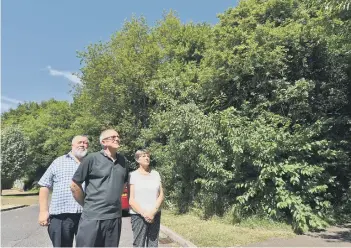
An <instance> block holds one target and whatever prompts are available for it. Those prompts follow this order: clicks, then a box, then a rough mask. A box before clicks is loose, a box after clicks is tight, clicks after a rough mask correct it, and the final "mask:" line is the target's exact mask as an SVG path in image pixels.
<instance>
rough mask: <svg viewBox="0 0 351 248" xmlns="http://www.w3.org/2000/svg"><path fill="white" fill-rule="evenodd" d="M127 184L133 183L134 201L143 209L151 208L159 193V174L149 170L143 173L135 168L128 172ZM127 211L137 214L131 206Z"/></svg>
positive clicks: (148, 209) (153, 206) (154, 204)
mask: <svg viewBox="0 0 351 248" xmlns="http://www.w3.org/2000/svg"><path fill="white" fill-rule="evenodd" d="M129 184H133V185H134V201H135V202H136V203H138V204H139V206H140V207H141V208H142V209H143V210H145V211H150V210H153V209H154V208H155V206H156V200H157V198H158V196H159V194H160V186H161V177H160V174H159V173H158V172H157V171H155V170H151V172H150V173H149V174H147V175H143V174H141V173H140V172H139V171H138V170H135V171H133V172H132V173H130V177H129ZM129 213H130V214H137V213H136V212H135V211H133V209H132V208H130V210H129Z"/></svg>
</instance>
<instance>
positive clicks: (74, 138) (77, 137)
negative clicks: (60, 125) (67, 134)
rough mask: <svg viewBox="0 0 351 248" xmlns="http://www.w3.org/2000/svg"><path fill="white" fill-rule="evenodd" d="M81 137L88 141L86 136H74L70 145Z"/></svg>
mask: <svg viewBox="0 0 351 248" xmlns="http://www.w3.org/2000/svg"><path fill="white" fill-rule="evenodd" d="M82 137H83V138H87V139H88V136H86V135H76V136H74V137H73V139H72V145H73V143H74V142H75V141H76V140H77V139H79V138H82ZM88 140H89V139H88Z"/></svg>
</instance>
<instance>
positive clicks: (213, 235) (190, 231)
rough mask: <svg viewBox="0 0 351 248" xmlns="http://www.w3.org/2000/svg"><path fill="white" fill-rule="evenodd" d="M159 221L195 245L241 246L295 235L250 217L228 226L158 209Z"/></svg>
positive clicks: (286, 228)
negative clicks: (160, 215)
mask: <svg viewBox="0 0 351 248" xmlns="http://www.w3.org/2000/svg"><path fill="white" fill-rule="evenodd" d="M161 222H162V224H163V225H165V226H167V227H169V228H170V229H172V230H173V231H175V232H176V233H178V234H180V235H181V236H183V237H184V238H185V239H187V240H189V241H191V242H192V243H194V244H195V245H197V246H207V247H209V246H217V247H218V246H227V247H228V246H243V245H248V244H254V243H258V242H261V241H264V240H267V239H269V238H273V237H274V238H275V237H277V238H290V237H293V236H295V234H294V233H293V231H292V229H291V227H290V226H289V225H286V224H283V223H275V222H271V221H268V220H257V219H254V218H253V219H249V220H247V221H244V222H242V223H240V224H238V225H231V224H228V223H225V221H224V219H222V218H218V217H215V218H212V219H210V220H202V219H200V218H199V217H198V216H196V215H195V214H192V213H190V214H182V215H177V214H174V213H173V212H171V211H169V210H162V218H161Z"/></svg>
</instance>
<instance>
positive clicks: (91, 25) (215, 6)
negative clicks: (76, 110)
mask: <svg viewBox="0 0 351 248" xmlns="http://www.w3.org/2000/svg"><path fill="white" fill-rule="evenodd" d="M236 5H237V0H207V1H204V0H168V1H165V0H163V1H162V0H148V1H146V0H128V1H127V0H126V1H118V0H100V1H98V0H55V1H48V0H1V113H3V112H4V111H7V110H9V109H10V108H16V106H18V104H19V103H23V102H30V101H35V102H41V101H44V100H49V99H51V98H54V99H56V100H67V101H72V93H70V91H71V90H72V86H73V85H74V84H79V83H80V80H79V78H78V77H76V76H74V75H72V73H74V72H79V69H80V67H81V66H80V61H79V59H78V58H77V56H76V55H77V51H83V50H84V49H85V48H86V47H87V46H88V45H89V44H93V43H97V42H99V41H108V40H109V38H110V37H111V35H112V34H113V33H115V32H117V31H118V30H120V29H121V28H122V26H123V23H124V22H125V21H126V20H130V18H131V17H132V16H133V15H135V16H138V17H139V16H144V17H145V18H146V20H147V22H148V24H149V25H150V26H154V25H155V23H156V22H157V21H158V20H160V19H162V15H163V13H164V11H166V12H168V11H170V10H174V11H176V12H177V14H178V16H179V18H180V19H181V21H182V22H183V23H188V22H191V21H192V22H195V23H202V22H207V23H210V24H216V23H217V22H218V18H217V14H219V13H223V12H224V11H225V10H227V9H228V8H231V7H235V6H236Z"/></svg>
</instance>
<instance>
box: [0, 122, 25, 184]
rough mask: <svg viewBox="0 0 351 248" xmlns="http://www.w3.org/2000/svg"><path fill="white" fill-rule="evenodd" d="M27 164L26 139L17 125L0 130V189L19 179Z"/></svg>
mask: <svg viewBox="0 0 351 248" xmlns="http://www.w3.org/2000/svg"><path fill="white" fill-rule="evenodd" d="M28 166H29V156H28V139H27V138H26V137H25V135H24V134H23V132H22V130H21V129H20V128H19V127H18V126H9V127H5V128H4V129H3V130H2V132H1V190H2V189H3V186H10V184H12V183H13V181H14V180H16V179H19V178H20V177H21V176H22V175H24V173H25V172H26V168H27V167H28Z"/></svg>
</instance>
